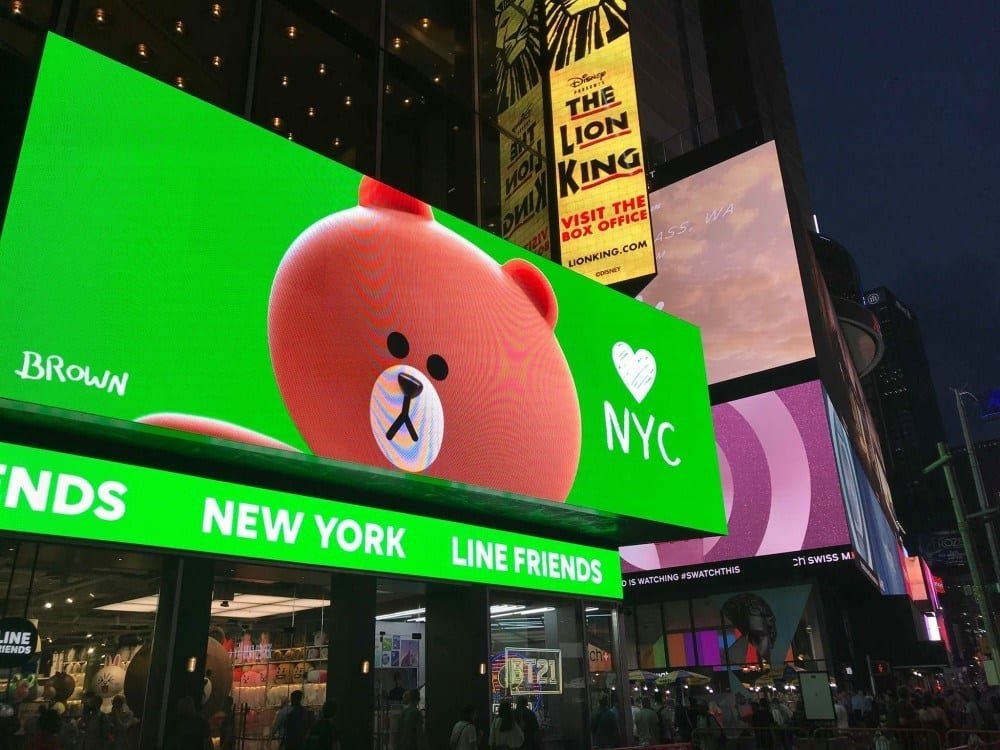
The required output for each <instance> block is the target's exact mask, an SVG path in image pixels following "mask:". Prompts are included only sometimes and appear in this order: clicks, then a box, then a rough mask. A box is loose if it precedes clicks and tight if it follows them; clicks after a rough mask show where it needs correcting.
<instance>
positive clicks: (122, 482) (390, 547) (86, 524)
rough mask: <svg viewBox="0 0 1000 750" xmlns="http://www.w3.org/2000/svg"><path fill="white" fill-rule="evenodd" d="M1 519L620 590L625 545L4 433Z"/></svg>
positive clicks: (104, 535) (610, 593)
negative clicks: (360, 502) (266, 484)
mask: <svg viewBox="0 0 1000 750" xmlns="http://www.w3.org/2000/svg"><path fill="white" fill-rule="evenodd" d="M0 498H2V502H0V531H3V532H10V531H14V532H25V533H32V534H43V535H46V536H56V537H63V538H68V539H85V540H89V541H97V542H110V543H113V544H120V543H122V542H127V543H129V544H136V545H141V546H146V547H154V548H158V549H169V550H187V551H190V552H199V553H207V554H213V555H231V556H235V557H241V558H246V559H251V560H269V561H276V562H288V563H304V564H307V565H318V566H329V567H334V568H346V569H349V570H366V571H372V572H377V573H391V574H396V575H415V576H424V577H427V578H440V579H444V580H449V581H469V582H474V583H491V584H494V585H497V586H514V587H518V588H527V589H538V590H544V591H558V592H563V593H570V594H583V595H593V596H606V597H617V598H621V590H622V581H621V567H620V565H619V561H618V553H617V551H615V550H603V549H595V548H592V547H584V546H582V545H579V544H567V543H565V542H557V541H552V540H549V539H539V538H537V537H531V536H526V535H525V534H514V533H510V532H506V531H497V530H495V529H485V528H482V527H479V526H471V525H469V524H462V523H454V522H451V521H439V520H437V519H433V518H422V517H420V516H416V515H412V514H410V513H394V512H391V511H386V510H380V509H378V508H365V507H360V506H357V505H349V504H347V503H341V502H336V501H332V500H320V499H317V498H314V497H304V496H302V495H293V494H290V493H287V492H275V491H273V490H265V489H260V488H257V487H245V486H243V485H239V484H233V483H231V482H220V481H216V480H212V479H203V478H201V477H192V476H187V475H184V474H175V473H172V472H167V471H160V470H157V469H147V468H143V467H140V466H129V465H125V464H118V463H114V462H112V461H102V460H99V459H95V458H84V457H82V456H73V455H69V454H66V453H56V452H54V451H47V450H40V449H37V448H28V447H25V446H21V445H11V444H8V443H0Z"/></svg>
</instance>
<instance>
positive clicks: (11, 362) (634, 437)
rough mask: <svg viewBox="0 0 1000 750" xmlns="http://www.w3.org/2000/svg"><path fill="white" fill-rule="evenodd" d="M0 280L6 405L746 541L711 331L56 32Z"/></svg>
mask: <svg viewBox="0 0 1000 750" xmlns="http://www.w3.org/2000/svg"><path fill="white" fill-rule="evenodd" d="M0 278H2V279H3V298H4V304H3V306H2V309H0V363H2V366H0V397H3V398H7V399H11V400H14V401H17V402H25V403H29V404H40V405H45V406H50V407H56V408H60V409H67V410H71V411H74V412H80V413H85V414H92V415H99V416H102V417H106V418H112V419H117V420H125V421H129V422H142V423H145V424H147V425H154V426H159V427H162V428H167V429H172V430H182V431H186V432H189V433H197V434H201V435H208V436H211V437H214V438H223V439H228V440H234V441H238V442H243V443H250V444H254V445H263V446H269V447H271V448H284V449H288V450H293V451H302V452H306V453H310V454H313V455H316V456H319V457H324V458H330V459H335V460H338V461H346V462H351V463H355V464H359V465H365V466H372V467H377V468H378V469H382V470H396V471H399V472H402V473H405V474H406V475H408V476H412V477H413V478H414V481H418V482H420V481H429V482H437V483H443V484H444V485H450V484H451V483H460V484H462V485H469V486H478V487H486V488H489V489H491V490H499V491H501V492H507V493H512V494H515V495H520V496H527V497H532V498H542V499H545V500H550V501H553V502H557V503H562V502H565V503H566V504H568V505H573V506H578V507H580V508H587V509H593V510H596V511H601V512H604V513H607V514H611V515H616V516H627V517H634V518H639V519H643V520H648V521H654V522H660V523H664V524H671V525H673V526H676V527H682V528H687V529H691V530H693V531H694V532H699V533H700V532H704V533H707V534H720V533H725V514H724V509H723V501H722V491H721V485H720V479H719V467H718V462H717V457H716V448H715V441H714V437H713V432H712V422H711V412H710V408H709V400H708V390H707V385H706V375H705V363H704V358H703V354H702V346H701V339H700V335H699V332H698V330H697V329H696V328H695V327H694V326H692V325H690V324H688V323H686V322H684V321H682V320H679V319H677V318H673V317H671V316H669V315H667V314H665V313H662V312H661V311H658V310H655V309H651V308H650V307H648V306H646V305H643V304H641V303H638V302H636V301H634V300H632V299H630V298H628V297H626V296H624V295H621V294H619V293H617V292H615V291H612V290H609V289H606V288H604V287H602V286H601V285H599V284H597V283H594V282H592V281H590V280H588V279H586V278H584V277H582V276H580V275H578V274H576V273H574V272H572V271H569V270H566V269H563V268H561V267H559V266H557V265H555V264H552V263H550V262H548V261H546V260H544V259H542V258H539V257H537V256H534V255H532V254H530V253H528V252H526V251H523V250H521V249H520V248H518V247H516V246H514V245H512V244H510V243H509V242H506V241H505V240H503V239H501V238H498V237H495V236H493V235H491V234H489V233H487V232H485V231H482V230H480V229H478V228H476V227H474V226H471V225H469V224H467V223H465V222H463V221H460V220H458V219H456V218H454V217H451V216H449V215H447V214H445V213H443V212H440V211H437V210H433V211H432V209H431V208H430V207H428V206H426V205H425V204H423V203H421V202H419V201H418V200H416V199H414V198H410V197H408V196H406V195H404V194H402V193H399V192H397V191H395V190H393V189H392V188H389V187H387V186H385V185H382V184H380V183H377V182H375V181H374V180H371V179H370V178H363V177H362V175H361V174H359V173H357V172H355V171H353V170H350V169H348V168H346V167H344V166H342V165H340V164H337V163H335V162H333V161H331V160H329V159H327V158H324V157H323V156H321V155H319V154H317V153H314V152H312V151H309V150H307V149H305V148H303V147H301V146H299V145H297V144H295V143H292V142H289V141H288V140H287V139H285V138H283V137H280V136H279V135H276V134H274V133H270V132H268V131H266V130H264V129H262V128H260V127H257V126H255V125H252V124H250V123H248V122H245V121H243V120H241V119H239V118H237V117H235V116H233V115H230V114H228V113H226V112H223V111H222V110H219V109H217V108H215V107H213V106H210V105H208V104H206V103H204V102H202V101H199V100H197V99H195V98H194V97H192V96H190V95H188V94H186V93H184V92H182V91H178V90H176V89H174V88H172V87H169V86H167V85H165V84H162V83H159V82H157V81H155V80H153V79H151V78H149V77H147V76H145V75H143V74H141V73H139V72H136V71H134V70H132V69H130V68H128V67H126V66H124V65H121V64H118V63H116V62H113V61H111V60H109V59H107V58H105V57H103V56H101V55H99V54H97V53H94V52H92V51H90V50H87V49H85V48H83V47H81V46H78V45H76V44H75V43H73V42H70V41H68V40H66V39H63V38H60V37H58V36H54V35H50V36H49V38H48V40H47V42H46V47H45V52H44V56H43V59H42V63H41V68H40V73H39V77H38V83H37V88H36V91H35V95H34V100H33V103H32V107H31V112H30V118H29V122H28V126H27V130H26V134H25V138H24V142H23V147H22V150H21V154H20V158H19V162H18V166H17V171H16V175H15V182H14V187H13V192H12V197H11V202H10V206H9V211H8V215H7V219H6V223H5V226H4V227H3V232H2V235H0ZM413 510H415V511H417V512H419V511H420V508H414V509H413Z"/></svg>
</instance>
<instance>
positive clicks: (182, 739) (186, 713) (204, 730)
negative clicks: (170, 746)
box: [174, 695, 212, 750]
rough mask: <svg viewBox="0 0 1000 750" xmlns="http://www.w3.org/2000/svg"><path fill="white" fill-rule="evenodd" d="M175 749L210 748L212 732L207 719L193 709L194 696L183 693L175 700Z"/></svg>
mask: <svg viewBox="0 0 1000 750" xmlns="http://www.w3.org/2000/svg"><path fill="white" fill-rule="evenodd" d="M174 748H176V750H212V733H211V731H210V729H209V727H208V721H207V720H206V719H205V717H204V716H202V715H201V714H200V713H198V712H197V711H195V708H194V698H192V697H191V696H190V695H185V696H184V697H183V698H181V699H180V700H179V701H177V723H176V735H175V737H174Z"/></svg>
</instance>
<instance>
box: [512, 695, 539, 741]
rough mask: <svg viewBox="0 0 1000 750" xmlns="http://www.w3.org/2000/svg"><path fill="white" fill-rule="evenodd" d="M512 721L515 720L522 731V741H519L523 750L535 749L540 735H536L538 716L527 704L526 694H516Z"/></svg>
mask: <svg viewBox="0 0 1000 750" xmlns="http://www.w3.org/2000/svg"><path fill="white" fill-rule="evenodd" d="M514 721H515V722H517V725H518V726H519V727H521V731H522V732H523V733H524V742H523V743H521V747H522V748H524V750H535V748H537V747H538V746H539V744H540V742H539V740H540V737H539V736H538V732H539V729H540V727H539V726H538V717H537V716H535V712H534V711H532V710H531V706H529V705H528V696H526V695H519V696H517V704H516V706H515V708H514Z"/></svg>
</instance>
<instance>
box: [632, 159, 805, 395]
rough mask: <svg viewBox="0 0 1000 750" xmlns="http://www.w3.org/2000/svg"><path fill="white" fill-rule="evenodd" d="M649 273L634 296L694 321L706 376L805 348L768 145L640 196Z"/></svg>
mask: <svg viewBox="0 0 1000 750" xmlns="http://www.w3.org/2000/svg"><path fill="white" fill-rule="evenodd" d="M650 208H651V210H650V218H651V220H652V223H653V236H654V238H655V241H656V265H657V268H659V269H660V273H659V275H658V276H657V277H656V278H655V279H653V281H651V282H650V283H649V285H648V286H647V287H646V288H645V289H643V291H642V293H641V294H640V295H639V299H641V300H642V301H644V302H646V303H647V304H650V305H652V306H654V307H656V308H657V309H659V310H664V311H666V312H668V313H670V314H671V315H676V316H677V317H679V318H683V319H684V320H687V321H689V322H691V323H694V324H695V325H696V326H698V327H699V328H700V329H701V332H702V338H703V340H704V345H705V362H706V365H707V367H708V382H709V383H719V382H722V381H725V380H731V379H733V378H738V377H742V376H744V375H750V374H752V373H756V372H760V371H763V370H768V369H771V368H774V367H779V366H781V365H787V364H791V363H793V362H799V361H801V360H805V359H811V358H812V357H814V356H815V350H814V348H813V340H812V334H811V333H810V329H809V317H808V313H807V312H806V302H805V295H804V293H803V289H802V278H801V274H800V272H799V263H798V260H797V258H796V254H795V244H794V242H793V240H792V230H791V226H790V224H789V218H788V204H787V203H786V201H785V190H784V185H783V183H782V180H781V171H780V168H779V166H778V153H777V150H776V149H775V146H774V143H773V142H769V143H765V144H763V145H761V146H758V147H757V148H754V149H751V150H750V151H747V152H745V153H743V154H740V155H739V156H735V157H733V158H732V159H729V160H727V161H724V162H722V163H721V164H717V165H715V166H713V167H711V168H709V169H706V170H703V171H701V172H698V173H697V174H694V175H692V176H690V177H687V178H685V179H683V180H680V181H679V182H675V183H673V184H672V185H667V186H666V187H664V188H661V189H659V190H657V191H655V192H654V193H651V194H650Z"/></svg>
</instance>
